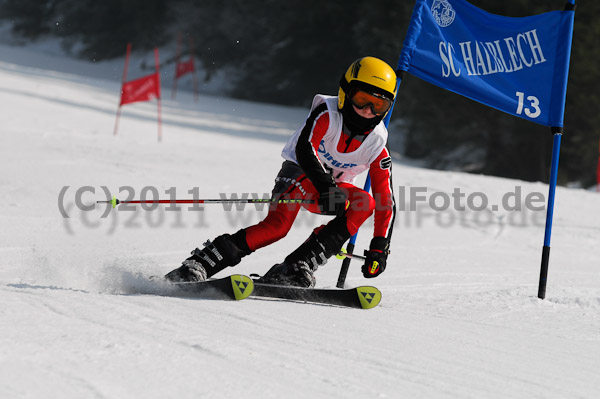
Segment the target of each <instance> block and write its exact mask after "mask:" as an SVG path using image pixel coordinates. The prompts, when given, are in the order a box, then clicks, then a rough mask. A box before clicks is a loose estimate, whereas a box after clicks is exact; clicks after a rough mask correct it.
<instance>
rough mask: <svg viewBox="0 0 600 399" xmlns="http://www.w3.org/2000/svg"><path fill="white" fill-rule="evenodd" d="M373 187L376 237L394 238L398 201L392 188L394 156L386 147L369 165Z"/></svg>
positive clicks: (374, 234)
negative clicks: (393, 230) (393, 231)
mask: <svg viewBox="0 0 600 399" xmlns="http://www.w3.org/2000/svg"><path fill="white" fill-rule="evenodd" d="M369 174H370V175H371V187H372V191H373V197H374V198H375V231H374V233H373V236H374V237H384V238H386V239H387V240H388V241H389V240H390V239H391V238H392V229H393V227H394V217H395V215H396V203H395V201H394V192H393V189H392V158H391V157H390V155H389V152H388V150H387V148H384V149H383V150H382V151H381V153H380V154H379V156H378V157H377V159H375V161H373V163H371V166H370V167H369Z"/></svg>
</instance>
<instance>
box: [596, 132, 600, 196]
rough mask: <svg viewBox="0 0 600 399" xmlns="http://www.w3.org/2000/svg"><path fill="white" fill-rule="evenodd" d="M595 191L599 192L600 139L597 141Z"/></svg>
mask: <svg viewBox="0 0 600 399" xmlns="http://www.w3.org/2000/svg"><path fill="white" fill-rule="evenodd" d="M596 191H597V192H599V193H600V141H598V169H597V170H596Z"/></svg>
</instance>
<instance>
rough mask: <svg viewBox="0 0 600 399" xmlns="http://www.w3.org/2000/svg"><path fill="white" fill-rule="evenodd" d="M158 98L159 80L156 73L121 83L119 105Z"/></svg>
mask: <svg viewBox="0 0 600 399" xmlns="http://www.w3.org/2000/svg"><path fill="white" fill-rule="evenodd" d="M155 98H160V80H159V77H158V73H153V74H152V75H148V76H145V77H143V78H139V79H136V80H132V81H130V82H125V83H123V87H122V89H121V104H120V105H125V104H131V103H135V102H138V101H149V100H153V99H155Z"/></svg>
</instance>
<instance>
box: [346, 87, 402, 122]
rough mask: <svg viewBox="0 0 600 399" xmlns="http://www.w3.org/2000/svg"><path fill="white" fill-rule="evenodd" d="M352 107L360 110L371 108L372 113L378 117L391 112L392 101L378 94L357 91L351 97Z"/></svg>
mask: <svg viewBox="0 0 600 399" xmlns="http://www.w3.org/2000/svg"><path fill="white" fill-rule="evenodd" d="M350 101H352V105H354V106H355V107H356V108H359V109H365V108H366V107H371V111H372V112H373V113H374V114H375V115H377V116H380V115H383V114H385V113H386V112H388V111H389V109H390V107H391V106H392V101H391V100H390V99H389V98H387V97H384V96H382V95H381V94H377V93H369V92H366V91H363V90H356V91H355V92H354V93H352V96H351V97H350Z"/></svg>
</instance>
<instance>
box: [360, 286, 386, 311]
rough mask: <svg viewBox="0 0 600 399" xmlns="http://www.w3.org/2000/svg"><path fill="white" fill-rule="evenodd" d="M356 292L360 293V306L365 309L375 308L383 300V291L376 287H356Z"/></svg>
mask: <svg viewBox="0 0 600 399" xmlns="http://www.w3.org/2000/svg"><path fill="white" fill-rule="evenodd" d="M356 293H357V294H358V300H359V301H360V306H361V307H362V308H363V309H371V308H374V307H375V306H377V305H379V302H381V291H379V290H378V289H377V288H375V287H371V286H362V287H356Z"/></svg>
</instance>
